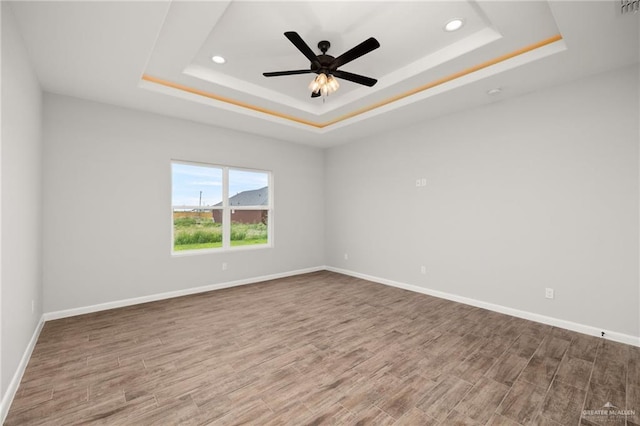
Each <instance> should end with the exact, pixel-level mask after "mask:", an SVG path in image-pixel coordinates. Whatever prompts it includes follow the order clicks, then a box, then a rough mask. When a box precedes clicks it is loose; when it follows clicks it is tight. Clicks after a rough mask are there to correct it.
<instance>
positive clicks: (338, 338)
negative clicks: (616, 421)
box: [5, 271, 640, 426]
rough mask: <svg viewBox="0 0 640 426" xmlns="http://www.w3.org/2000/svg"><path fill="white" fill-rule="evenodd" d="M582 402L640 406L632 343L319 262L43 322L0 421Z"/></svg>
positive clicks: (380, 420) (212, 419) (274, 418)
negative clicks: (310, 267)
mask: <svg viewBox="0 0 640 426" xmlns="http://www.w3.org/2000/svg"><path fill="white" fill-rule="evenodd" d="M585 400H586V401H587V402H586V404H589V405H598V404H600V405H599V406H598V407H595V408H599V407H601V406H602V405H604V404H605V403H606V402H611V403H612V404H615V405H618V404H620V407H621V408H625V407H626V408H627V409H635V410H636V411H637V412H640V349H638V348H634V347H630V346H627V345H622V344H619V343H615V342H611V341H608V340H605V339H601V338H596V337H591V336H585V335H581V334H578V333H574V332H571V331H567V330H563V329H559V328H555V327H551V326H548V325H545V324H539V323H534V322H531V321H527V320H523V319H521V318H514V317H508V316H506V315H503V314H499V313H496V312H489V311H486V310H483V309H480V308H477V307H473V306H468V305H463V304H459V303H455V302H451V301H448V300H444V299H438V298H435V297H430V296H426V295H422V294H416V293H412V292H409V291H405V290H400V289H397V288H392V287H387V286H383V285H380V284H375V283H372V282H368V281H365V280H361V279H358V278H354V277H348V276H345V275H340V274H336V273H332V272H327V271H320V272H314V273H311V274H304V275H300V276H295V277H288V278H282V279H277V280H271V281H267V282H262V283H257V284H253V285H246V286H241V287H235V288H228V289H223V290H217V291H212V292H207V293H201V294H194V295H190V296H185V297H179V298H174V299H166V300H161V301H157V302H151V303H144V304H140V305H135V306H127V307H124V308H119V309H113V310H109V311H102V312H96V313H91V314H86V315H80V316H77V317H71V318H64V319H60V320H55V321H48V322H47V323H46V324H45V325H44V327H43V329H42V332H41V334H40V337H39V339H38V342H37V344H36V346H35V348H34V350H33V353H32V356H31V359H30V360H29V363H28V365H27V368H26V371H25V373H24V375H23V378H22V381H21V383H20V386H19V388H18V391H17V392H16V395H15V398H14V400H13V404H12V406H11V407H10V410H9V413H8V416H7V419H6V421H5V425H8V426H13V425H30V426H31V425H61V424H64V425H66V424H92V425H93V424H106V425H120V424H122V425H132V424H135V425H151V424H168V425H173V424H181V425H183V424H184V425H205V424H211V425H235V424H251V425H260V426H262V425H295V426H299V425H304V424H339V425H365V424H366V425H369V424H371V425H376V424H379V425H391V424H393V425H427V426H428V425H436V424H439V425H442V426H449V425H475V426H477V425H487V424H489V425H507V426H514V425H529V424H531V425H551V426H558V425H575V424H578V422H579V419H580V415H581V410H582V409H583V405H585ZM601 400H607V401H601ZM623 406H624V407H623ZM584 421H585V419H583V422H584ZM639 423H640V420H639V419H638V415H636V416H633V417H630V418H629V419H628V421H627V424H628V425H634V424H635V425H637V424H639ZM584 424H587V423H584ZM591 424H597V423H593V422H591Z"/></svg>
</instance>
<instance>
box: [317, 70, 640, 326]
mask: <svg viewBox="0 0 640 426" xmlns="http://www.w3.org/2000/svg"><path fill="white" fill-rule="evenodd" d="M638 101H639V100H638V69H637V67H633V68H626V69H622V70H618V71H615V72H610V73H606V74H601V75H597V76H594V77H591V78H587V79H584V80H580V81H576V82H573V83H570V84H567V85H563V86H559V87H554V88H550V89H547V90H544V91H540V92H537V93H532V94H529V95H526V96H522V97H518V98H515V99H512V100H507V101H504V102H497V103H493V104H491V105H490V106H487V107H483V108H478V109H474V110H469V111H465V112H462V113H457V114H454V115H450V116H446V117H442V118H439V119H436V120H433V121H430V122H427V123H423V124H420V125H417V126H414V127H411V128H406V129H402V130H399V131H394V132H389V133H387V134H384V135H378V136H376V137H372V138H368V139H366V140H362V141H357V142H354V143H350V144H348V145H344V146H340V147H335V148H332V149H329V150H328V151H327V152H326V157H325V188H326V199H325V204H326V222H325V227H326V229H327V236H326V262H327V265H330V266H333V267H336V268H343V269H347V270H351V271H354V272H357V273H361V274H367V275H371V276H375V277H379V278H384V279H388V280H395V281H399V282H402V283H406V284H413V285H418V286H422V287H425V288H429V289H433V290H438V291H443V292H447V293H450V294H454V295H458V296H464V297H468V298H472V299H476V300H479V301H483V302H489V303H494V304H498V305H502V306H506V307H509V308H514V309H519V310H523V311H528V312H532V313H536V314H540V315H546V316H550V317H554V318H559V319H564V320H568V321H574V322H577V323H580V324H586V325H591V326H594V327H601V328H604V329H608V330H612V331H617V332H620V333H625V334H629V335H633V336H639V335H640V325H639V322H640V317H639V313H640V306H639V299H640V296H639V294H638V292H639V286H638V282H639V281H638V219H639V212H638V172H639V170H638V141H639V131H638V116H639V112H640V111H639V108H638ZM417 178H426V183H427V184H426V186H425V187H420V188H417V187H416V185H415V181H416V179H417ZM344 253H348V255H349V259H348V260H345V259H344ZM422 265H424V266H426V272H427V273H426V274H424V275H423V274H422V273H421V269H420V268H421V266H422ZM545 287H551V288H554V289H555V299H553V300H548V299H545V298H544V289H545Z"/></svg>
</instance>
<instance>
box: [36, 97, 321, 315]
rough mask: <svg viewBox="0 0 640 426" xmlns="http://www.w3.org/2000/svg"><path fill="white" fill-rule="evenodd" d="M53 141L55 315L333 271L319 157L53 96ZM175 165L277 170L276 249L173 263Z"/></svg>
mask: <svg viewBox="0 0 640 426" xmlns="http://www.w3.org/2000/svg"><path fill="white" fill-rule="evenodd" d="M214 113H215V112H214ZM44 135H45V136H44V140H45V154H44V178H45V183H44V189H45V192H44V203H45V206H46V211H45V214H44V277H45V279H44V290H45V291H44V300H45V311H46V312H52V311H57V310H63V309H69V308H77V307H85V306H90V305H94V304H99V303H104V302H112V301H118V300H123V299H128V298H134V297H141V296H148V295H154V294H158V293H163V292H168V291H178V290H182V289H189V288H193V287H199V286H205V285H211V284H216V283H224V282H228V281H234V280H239V279H248V278H253V277H260V276H264V275H269V274H277V273H284V272H288V271H294V270H298V269H302V268H310V267H317V266H322V265H323V264H324V226H323V225H324V218H323V213H324V210H323V209H324V204H323V200H324V189H323V184H324V182H323V153H322V151H321V150H319V149H315V148H311V147H307V146H303V145H296V144H291V143H286V142H279V141H275V140H270V139H266V138H260V137H257V136H252V135H248V134H243V133H238V132H233V131H230V130H224V129H219V128H213V127H209V126H205V125H200V124H196V123H192V122H188V121H184V120H179V119H172V118H168V117H163V116H159V115H155V114H150V113H143V112H138V111H133V110H128V109H123V108H119V107H114V106H108V105H104V104H99V103H92V102H87V101H82V100H78V99H74V98H68V97H62V96H58V95H49V94H47V95H45V102H44ZM172 159H179V160H187V161H199V162H208V163H213V164H223V165H232V166H240V167H248V168H259V169H265V170H271V171H272V172H273V180H274V202H275V204H274V209H275V211H274V216H275V217H274V225H275V231H274V237H275V247H274V248H271V249H254V250H243V251H237V252H227V253H212V254H199V255H191V256H180V257H172V256H171V253H170V248H171V174H170V170H171V169H170V161H171V160H172ZM222 262H226V263H228V270H226V271H222V268H221V265H222Z"/></svg>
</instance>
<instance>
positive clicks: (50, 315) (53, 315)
mask: <svg viewBox="0 0 640 426" xmlns="http://www.w3.org/2000/svg"><path fill="white" fill-rule="evenodd" d="M324 269H325V267H324V266H316V267H313V268H306V269H298V270H295V271H288V272H282V273H278V274H272V275H263V276H260V277H254V278H247V279H243V280H237V281H228V282H225V283H219V284H211V285H206V286H202V287H193V288H187V289H184V290H176V291H169V292H166V293H158V294H151V295H149V296H141V297H134V298H131V299H123V300H116V301H114V302H106V303H100V304H97V305H91V306H83V307H80V308H72V309H65V310H62V311H54V312H47V313H45V314H44V315H43V317H44V319H45V321H51V320H56V319H60V318H67V317H73V316H76V315H83V314H90V313H92V312H99V311H106V310H108V309H115V308H122V307H124V306H131V305H138V304H140V303H147V302H155V301H157V300H164V299H171V298H173V297H180V296H188V295H190V294H197V293H205V292H207V291H212V290H220V289H223V288H229V287H237V286H241V285H247V284H255V283H259V282H262V281H269V280H275V279H278V278H286V277H290V276H293V275H300V274H308V273H310V272H317V271H323V270H324Z"/></svg>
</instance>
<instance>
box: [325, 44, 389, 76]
mask: <svg viewBox="0 0 640 426" xmlns="http://www.w3.org/2000/svg"><path fill="white" fill-rule="evenodd" d="M378 47H380V43H378V40H376V39H375V38H373V37H370V38H368V39H366V40H365V41H363V42H362V43H360V44H359V45H357V46H356V47H354V48H353V49H351V50H347V51H346V52H344V53H343V54H342V55H340V56H338V57H337V58H335V59H334V60H333V62H332V63H331V65H329V68H330V69H331V70H335V69H336V68H339V67H341V66H342V65H344V64H346V63H349V62H351V61H353V60H354V59H358V58H359V57H360V56H362V55H366V54H367V53H369V52H371V51H372V50H375V49H377V48H378Z"/></svg>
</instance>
